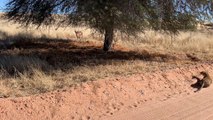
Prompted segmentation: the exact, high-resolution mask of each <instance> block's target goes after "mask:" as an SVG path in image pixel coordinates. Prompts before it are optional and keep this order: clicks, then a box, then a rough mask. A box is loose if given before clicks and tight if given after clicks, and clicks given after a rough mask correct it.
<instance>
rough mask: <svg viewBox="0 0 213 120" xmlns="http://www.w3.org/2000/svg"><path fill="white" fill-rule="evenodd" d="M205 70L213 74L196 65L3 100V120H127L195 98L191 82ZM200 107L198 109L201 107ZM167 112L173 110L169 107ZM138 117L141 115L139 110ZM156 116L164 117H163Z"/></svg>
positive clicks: (0, 112)
mask: <svg viewBox="0 0 213 120" xmlns="http://www.w3.org/2000/svg"><path fill="white" fill-rule="evenodd" d="M203 70H207V71H209V73H210V74H212V73H213V64H211V63H205V64H198V63H197V64H195V65H188V66H187V67H182V68H176V69H171V70H162V71H155V72H152V73H141V74H137V75H133V76H129V77H116V78H106V79H103V80H98V81H92V82H86V83H82V85H79V86H76V87H74V88H70V89H64V90H60V91H54V92H49V93H45V94H40V95H34V96H29V97H21V98H7V99H0V118H1V119H4V120H8V119H10V120H18V119H22V120H25V119H30V120H49V119H51V120H62V119H63V120H70V119H75V120H90V119H91V120H101V119H113V118H112V117H114V118H115V119H122V118H128V115H132V113H131V112H129V111H134V110H135V109H138V108H143V107H144V109H145V110H147V109H149V105H150V109H151V108H153V109H155V108H156V106H159V103H163V102H166V101H171V99H170V98H172V100H174V101H175V99H178V96H188V95H189V96H192V97H191V98H193V94H194V90H193V88H191V87H190V85H191V84H193V83H194V82H195V81H194V80H193V79H191V76H192V75H196V74H198V73H199V72H200V71H203ZM204 95H206V97H205V98H209V97H210V96H208V94H204ZM148 103H149V104H148ZM150 103H152V104H150ZM174 103H177V104H181V103H179V102H174ZM147 104H148V106H147ZM197 104H198V105H199V103H197ZM160 105H161V104H160ZM205 105H208V104H207V103H206V104H205ZM153 106H155V107H153ZM183 107H184V106H183ZM157 108H159V107H157ZM167 108H168V110H170V109H171V108H170V107H168V106H167ZM158 110H159V109H158ZM191 110H193V109H189V111H191ZM120 113H123V114H120ZM135 113H137V114H139V113H140V109H139V111H137V112H135ZM145 113H146V112H145ZM164 114H166V113H164ZM119 115H120V116H119ZM145 115H148V114H147V113H146V114H145ZM150 115H152V114H150ZM157 115H159V116H161V114H157ZM129 117H131V116H129ZM141 117H143V116H141ZM148 118H149V117H148ZM131 119H134V118H131ZM141 119H143V118H141Z"/></svg>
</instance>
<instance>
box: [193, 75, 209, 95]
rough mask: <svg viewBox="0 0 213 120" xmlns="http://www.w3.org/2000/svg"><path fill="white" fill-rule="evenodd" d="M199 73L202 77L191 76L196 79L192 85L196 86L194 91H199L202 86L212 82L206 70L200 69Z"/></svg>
mask: <svg viewBox="0 0 213 120" xmlns="http://www.w3.org/2000/svg"><path fill="white" fill-rule="evenodd" d="M200 74H201V75H202V76H203V78H202V79H200V78H199V77H197V76H192V78H193V79H197V82H196V83H195V84H193V85H192V86H196V87H197V90H196V91H195V92H198V91H200V90H201V89H202V88H207V87H209V86H210V85H211V84H212V79H211V77H210V75H209V73H208V72H206V71H202V72H200Z"/></svg>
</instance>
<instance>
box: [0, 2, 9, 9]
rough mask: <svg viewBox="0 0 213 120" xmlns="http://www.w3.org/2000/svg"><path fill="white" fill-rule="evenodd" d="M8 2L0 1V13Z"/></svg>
mask: <svg viewBox="0 0 213 120" xmlns="http://www.w3.org/2000/svg"><path fill="white" fill-rule="evenodd" d="M8 1H9V0H0V11H3V9H5V4H6V3H7V2H8Z"/></svg>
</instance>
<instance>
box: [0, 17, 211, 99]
mask: <svg viewBox="0 0 213 120" xmlns="http://www.w3.org/2000/svg"><path fill="white" fill-rule="evenodd" d="M0 26H1V28H0V67H1V69H0V97H16V96H27V95H31V94H37V93H43V92H47V91H52V90H56V89H63V88H66V87H71V86H75V85H79V84H80V83H82V82H85V81H92V80H97V79H103V78H106V77H115V76H121V75H122V76H128V75H132V74H137V73H142V72H144V71H154V70H158V69H161V70H165V69H171V68H175V67H178V66H182V65H187V64H194V61H199V62H203V61H206V60H208V61H210V60H212V56H213V55H212V52H213V42H212V40H213V34H212V33H213V32H211V31H194V32H180V34H179V35H178V36H174V35H168V34H166V33H160V32H154V31H146V32H145V34H141V35H139V36H138V37H132V36H125V35H121V34H120V33H117V34H116V42H115V43H114V45H113V50H112V51H110V52H108V53H104V52H103V51H102V41H101V39H102V36H101V35H99V34H98V33H95V32H93V31H92V30H90V29H86V28H82V27H78V28H76V27H75V28H74V27H73V28H72V27H68V28H59V29H56V28H57V27H55V26H52V27H50V28H47V27H41V28H39V29H35V27H33V26H32V27H30V28H24V27H20V25H17V24H14V23H9V22H7V21H3V20H1V21H0ZM75 30H81V31H82V32H83V34H84V38H83V40H77V39H76V37H75V32H74V31H75ZM194 58H196V59H194Z"/></svg>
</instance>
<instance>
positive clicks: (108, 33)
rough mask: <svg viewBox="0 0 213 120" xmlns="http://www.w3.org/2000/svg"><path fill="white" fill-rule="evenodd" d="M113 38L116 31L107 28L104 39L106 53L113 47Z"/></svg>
mask: <svg viewBox="0 0 213 120" xmlns="http://www.w3.org/2000/svg"><path fill="white" fill-rule="evenodd" d="M113 36H114V30H113V27H111V28H107V29H106V30H105V38H104V48H103V50H104V51H106V52H107V51H109V50H110V48H111V46H112V42H113Z"/></svg>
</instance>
